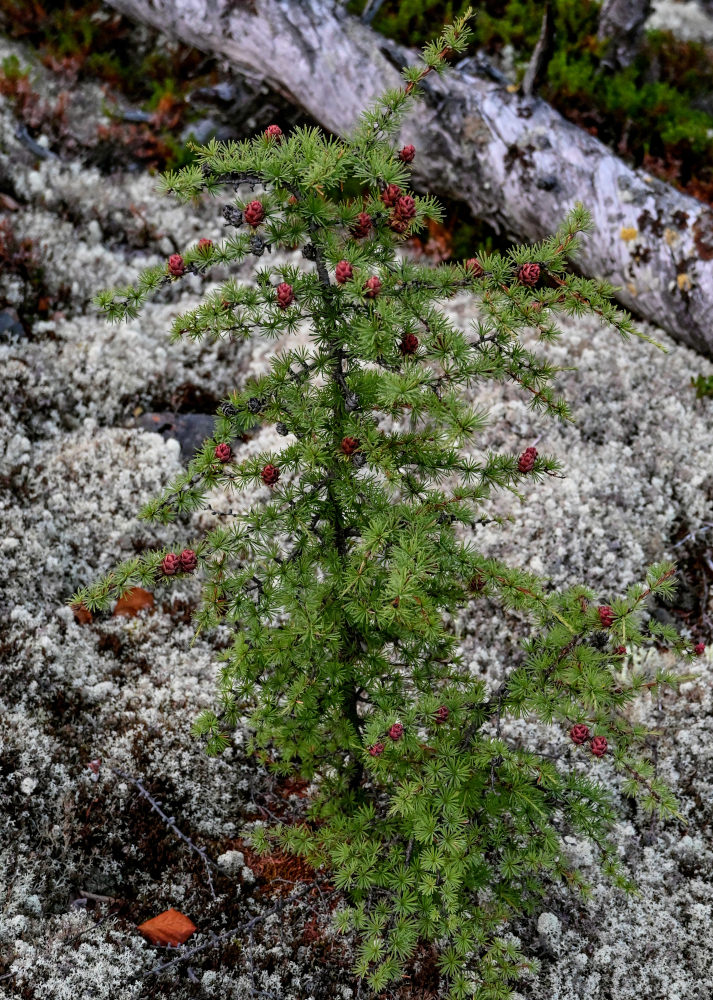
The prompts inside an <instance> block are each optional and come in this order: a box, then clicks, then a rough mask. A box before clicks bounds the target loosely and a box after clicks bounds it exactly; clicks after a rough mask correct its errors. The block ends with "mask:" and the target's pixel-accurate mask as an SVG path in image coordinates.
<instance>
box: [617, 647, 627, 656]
mask: <svg viewBox="0 0 713 1000" xmlns="http://www.w3.org/2000/svg"><path fill="white" fill-rule="evenodd" d="M614 653H615V655H616V656H624V655H625V653H626V646H616V647H615V648H614Z"/></svg>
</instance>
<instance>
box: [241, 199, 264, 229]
mask: <svg viewBox="0 0 713 1000" xmlns="http://www.w3.org/2000/svg"><path fill="white" fill-rule="evenodd" d="M243 216H244V218H245V221H246V222H247V224H248V225H249V226H259V225H260V223H261V222H262V220H263V219H264V218H265V209H264V208H263V207H262V202H261V201H257V200H256V201H251V202H249V204H247V205H246V206H245V211H244V212H243Z"/></svg>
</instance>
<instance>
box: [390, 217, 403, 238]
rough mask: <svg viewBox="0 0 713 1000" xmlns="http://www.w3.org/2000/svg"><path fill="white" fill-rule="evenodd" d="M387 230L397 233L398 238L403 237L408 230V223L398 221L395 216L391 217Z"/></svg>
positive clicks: (401, 220)
mask: <svg viewBox="0 0 713 1000" xmlns="http://www.w3.org/2000/svg"><path fill="white" fill-rule="evenodd" d="M389 229H391V230H392V232H394V233H398V234H399V236H403V234H404V233H405V232H406V230H407V229H408V222H404V220H403V219H399V217H398V216H397V215H392V216H391V217H390V218H389Z"/></svg>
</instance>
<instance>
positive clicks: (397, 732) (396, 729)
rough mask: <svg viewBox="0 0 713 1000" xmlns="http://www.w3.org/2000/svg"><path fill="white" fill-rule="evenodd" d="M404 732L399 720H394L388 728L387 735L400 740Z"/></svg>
mask: <svg viewBox="0 0 713 1000" xmlns="http://www.w3.org/2000/svg"><path fill="white" fill-rule="evenodd" d="M403 734H404V727H403V726H402V725H401V723H400V722H395V723H394V724H393V726H392V727H391V729H390V730H389V736H390V737H391V739H392V740H400V739H401V737H402V736H403Z"/></svg>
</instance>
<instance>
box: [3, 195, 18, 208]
mask: <svg viewBox="0 0 713 1000" xmlns="http://www.w3.org/2000/svg"><path fill="white" fill-rule="evenodd" d="M19 207H20V206H19V205H18V203H17V202H16V201H15V199H14V198H11V197H10V195H9V194H0V208H4V209H5V211H6V212H17V210H18V209H19Z"/></svg>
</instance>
